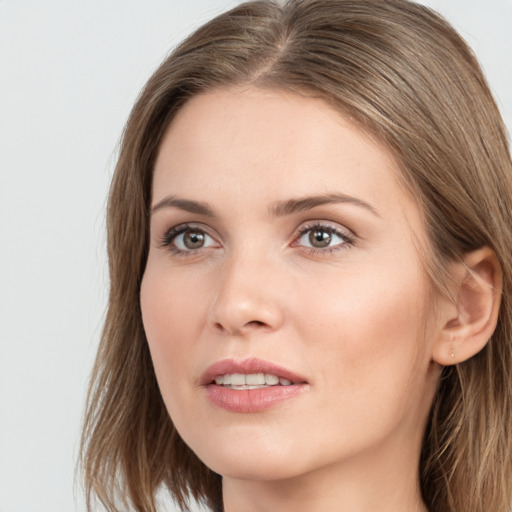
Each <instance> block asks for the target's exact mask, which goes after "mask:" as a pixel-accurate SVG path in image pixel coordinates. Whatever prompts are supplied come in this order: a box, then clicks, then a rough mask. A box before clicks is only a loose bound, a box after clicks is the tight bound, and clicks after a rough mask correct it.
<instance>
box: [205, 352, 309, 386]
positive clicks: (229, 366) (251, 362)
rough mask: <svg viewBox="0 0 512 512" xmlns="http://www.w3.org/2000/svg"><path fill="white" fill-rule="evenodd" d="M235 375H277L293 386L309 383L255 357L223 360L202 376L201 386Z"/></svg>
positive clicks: (290, 372)
mask: <svg viewBox="0 0 512 512" xmlns="http://www.w3.org/2000/svg"><path fill="white" fill-rule="evenodd" d="M233 373H241V374H246V375H247V374H250V373H268V374H271V375H276V376H277V377H281V378H284V379H288V380H289V381H291V382H292V384H299V383H305V382H307V381H306V379H305V378H304V377H301V376H300V375H298V374H296V373H294V372H292V371H290V370H287V369H286V368H283V367H282V366H279V365H277V364H275V363H271V362H270V361H265V360H263V359H258V358H255V357H252V358H248V359H241V360H235V359H222V360H221V361H217V362H216V363H213V364H212V365H211V366H209V367H208V368H207V369H206V371H205V372H204V373H203V374H202V375H201V378H200V381H199V382H200V384H201V385H202V386H206V385H208V384H211V383H212V382H214V380H215V377H220V376H221V375H229V374H233Z"/></svg>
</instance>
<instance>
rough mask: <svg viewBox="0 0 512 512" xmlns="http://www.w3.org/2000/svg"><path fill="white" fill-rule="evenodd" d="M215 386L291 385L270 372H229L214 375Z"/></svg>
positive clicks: (244, 387) (248, 387)
mask: <svg viewBox="0 0 512 512" xmlns="http://www.w3.org/2000/svg"><path fill="white" fill-rule="evenodd" d="M215 384H217V386H234V387H236V388H237V389H256V388H259V387H265V386H277V385H281V386H291V384H292V382H291V381H289V380H288V379H284V378H283V377H278V376H277V375H272V374H270V373H249V374H247V375H245V374H243V373H230V374H226V375H219V376H218V377H215Z"/></svg>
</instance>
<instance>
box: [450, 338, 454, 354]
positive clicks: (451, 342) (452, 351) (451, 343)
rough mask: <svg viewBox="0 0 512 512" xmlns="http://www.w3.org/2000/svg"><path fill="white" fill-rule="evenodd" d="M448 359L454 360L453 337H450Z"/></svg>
mask: <svg viewBox="0 0 512 512" xmlns="http://www.w3.org/2000/svg"><path fill="white" fill-rule="evenodd" d="M450 357H451V358H452V359H455V352H454V350H453V335H452V336H450Z"/></svg>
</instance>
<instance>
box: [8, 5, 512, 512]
mask: <svg viewBox="0 0 512 512" xmlns="http://www.w3.org/2000/svg"><path fill="white" fill-rule="evenodd" d="M236 3H237V2H234V1H227V0H189V1H185V0H180V1H176V0H152V1H143V0H123V1H121V0H111V1H100V0H83V1H78V0H48V1H45V0H32V1H30V0H27V1H23V0H0V512H32V511H34V512H71V511H82V510H84V506H83V502H82V496H81V491H80V488H79V486H78V487H76V490H75V491H74V469H75V460H76V455H77V446H78V438H79V430H80V422H81V415H82V409H83V402H84V397H85V389H86V382H87V378H88V373H89V371H90V368H91V364H92V359H93V356H94V352H95V348H96V346H97V343H98V338H99V333H100V329H101V322H102V315H103V312H104V307H105V299H106V289H107V272H106V262H105V251H104V228H103V224H104V206H105V197H106V193H107V188H108V183H109V179H110V176H111V172H112V168H113V164H114V162H115V150H116V144H117V142H118V139H119V136H120V134H121V131H122V128H123V124H124V122H125V120H126V118H127V115H128V113H129V111H130V108H131V106H132V104H133V102H134V100H135V98H136V96H137V94H138V92H139V90H140V88H141V87H142V85H143V84H144V82H145V80H146V79H147V78H148V77H149V75H150V73H151V72H152V70H153V69H154V68H155V67H156V66H157V65H158V63H159V62H160V61H161V59H162V58H163V57H164V56H165V55H166V53H167V52H168V50H169V49H170V48H171V47H172V46H173V45H174V44H176V42H177V41H179V40H180V39H182V38H183V37H184V36H185V35H186V34H187V33H189V32H190V31H191V30H192V29H193V28H194V27H196V26H198V25H199V24H201V23H202V22H204V21H206V20H207V19H209V18H210V17H212V16H213V15H215V14H217V13H219V12H220V11H222V10H224V9H225V8H226V7H230V6H233V5H235V4H236ZM426 3H428V4H429V5H431V6H433V7H434V8H436V9H438V10H439V11H440V12H442V13H443V14H444V15H445V16H446V17H448V19H450V20H451V21H452V22H453V23H454V24H455V26H456V27H457V28H458V29H459V30H460V31H461V32H462V34H463V35H464V36H465V37H466V39H467V40H468V41H469V43H470V44H471V45H472V46H473V48H474V50H475V52H476V53H477V55H478V56H479V58H480V60H481V61H482V62H483V65H484V68H485V70H486V72H487V75H488V78H489V80H490V83H491V85H492V88H493V90H494V92H495V94H496V96H497V98H498V101H499V104H500V106H501V108H502V112H503V114H504V116H505V119H506V122H507V124H508V126H509V130H510V128H511V127H512V92H511V87H512V31H511V27H512V0H489V1H487V2H482V0H429V1H428V2H426ZM169 510H172V506H170V507H169Z"/></svg>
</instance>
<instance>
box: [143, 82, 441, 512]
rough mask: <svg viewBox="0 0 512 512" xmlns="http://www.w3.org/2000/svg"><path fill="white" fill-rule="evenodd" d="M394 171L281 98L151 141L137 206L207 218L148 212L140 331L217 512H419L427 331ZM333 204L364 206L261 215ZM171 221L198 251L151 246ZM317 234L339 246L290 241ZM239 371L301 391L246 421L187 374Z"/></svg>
mask: <svg viewBox="0 0 512 512" xmlns="http://www.w3.org/2000/svg"><path fill="white" fill-rule="evenodd" d="M398 172H399V171H398V165H397V163H396V162H395V161H394V159H393V157H392V156H391V154H390V153H389V151H388V150H387V149H386V148H385V147H383V146H382V145H381V144H380V143H379V142H378V141H376V140H374V139H373V138H372V137H371V136H370V135H368V134H367V133H365V132H364V131H362V130H361V129H359V128H358V127H357V126H356V125H355V124H353V123H352V122H351V121H350V120H349V119H346V118H344V117H343V116H341V115H340V114H339V113H338V112H335V111H334V110H332V109H331V108H330V107H329V106H328V105H326V104H325V103H324V102H322V101H321V100H318V99H312V98H310V97H306V96H299V95H294V94H291V93H285V92H278V91H269V90H262V89H257V88H253V87H247V88H238V89H222V90H217V91H214V92H210V93H208V94H204V95H200V96H197V97H195V98H193V99H191V100H190V101H189V102H188V103H187V104H186V105H185V106H184V108H183V109H182V110H181V111H180V112H179V113H178V115H177V116H176V118H175V119H174V120H173V122H172V124H171V126H170V127H169V128H168V130H167V133H166V134H165V137H164V139H163V141H162V144H161V147H160V151H159V154H158V158H157V161H156V165H155V172H154V182H153V200H152V205H153V207H154V206H156V205H158V204H159V203H160V204H161V202H162V201H163V200H164V199H165V198H167V197H168V196H170V195H172V196H173V197H179V198H181V199H187V200H192V201H199V202H201V203H208V205H209V207H210V210H211V212H210V213H211V215H206V214H205V212H202V213H201V212H198V213H192V212H189V211H186V210H184V209H183V208H181V207H179V206H171V205H163V206H160V207H158V208H156V209H155V210H154V211H153V213H152V216H151V246H150V250H149V257H148V262H147V268H146V270H145V274H144V277H143V282H142V289H141V307H142V314H143V321H144V326H145V330H146V334H147V339H148V343H149V348H150V351H151V355H152V359H153V363H154V368H155V372H156V376H157V379H158V382H159V386H160V389H161V392H162V396H163V399H164V401H165V404H166V406H167V409H168V411H169V414H170V416H171V418H172V420H173V422H174V424H175V426H176V428H177V429H178V431H179V433H180V434H181V436H182V437H183V439H184V440H185V442H186V443H187V444H188V445H189V446H190V447H191V449H192V450H193V451H194V452H195V453H196V454H197V455H198V456H199V457H200V459H201V460H202V461H203V462H204V463H205V464H206V465H207V466H208V467H210V468H212V469H213V470H214V471H215V472H217V473H219V474H221V475H222V476H223V492H224V500H225V509H226V511H227V512H234V511H242V512H255V511H270V510H280V511H295V512H296V511H299V512H309V511H315V512H319V511H330V512H332V510H336V511H339V512H348V511H350V512H367V511H368V512H369V511H372V512H376V511H378V512H387V511H389V512H391V511H393V512H398V511H403V512H412V511H419V510H421V511H425V510H426V508H425V506H424V504H423V502H422V500H421V497H420V493H419V489H418V471H417V467H418V461H419V454H420V447H421V440H422V436H423V432H424V429H425V424H426V420H427V415H428V410H429V407H430V405H431V402H432V398H433V395H434V393H435V389H436V385H437V382H438V378H439V373H440V367H439V366H438V365H436V364H434V362H433V356H432V354H433V350H434V347H435V346H436V343H438V342H439V339H440V338H441V337H442V336H444V334H443V331H442V329H443V327H444V324H445V322H444V321H443V320H442V319H443V315H442V314H436V315H433V314H431V311H432V307H431V301H429V299H431V298H432V297H431V296H430V292H429V286H428V281H427V279H426V276H425V272H424V268H423V266H422V263H421V258H420V256H419V254H418V251H417V244H418V242H419V243H420V244H424V245H426V244H427V240H426V234H425V227H424V224H423V221H422V218H421V214H420V211H419V209H418V207H417V205H416V203H415V201H414V200H413V199H412V198H411V197H410V196H409V195H408V193H407V192H406V191H405V190H404V189H403V187H401V186H400V185H399V182H398V179H397V176H398ZM333 193H336V194H340V193H341V194H346V195H348V196H350V197H352V198H356V199H357V201H359V202H364V203H365V204H366V205H367V206H361V204H358V203H357V202H334V203H328V204H323V205H319V206H315V207H313V208H307V209H305V210H301V211H294V212H292V213H288V214H284V215H283V214H282V215H275V212H272V209H273V208H274V206H275V204H276V203H278V202H283V201H284V202H286V201H288V200H290V199H298V198H304V197H309V196H318V195H323V194H333ZM281 213H283V212H281ZM183 223H191V224H192V228H193V229H196V230H197V229H200V230H202V231H201V232H202V233H204V234H205V235H204V237H205V238H204V240H205V241H206V243H205V245H204V246H203V247H200V248H197V249H190V248H187V247H186V246H184V245H183V236H177V237H175V238H174V239H171V238H172V237H169V236H167V238H166V234H168V231H169V229H171V228H173V227H175V226H178V225H181V224H183ZM317 224H321V225H322V226H326V228H327V229H328V228H331V229H335V230H338V231H340V232H341V233H342V234H343V233H349V234H350V238H351V240H350V241H345V240H344V238H343V237H337V236H333V237H332V238H331V245H330V246H328V247H325V248H316V249H315V248H313V247H311V242H310V238H309V233H310V232H311V231H309V232H302V233H299V232H298V230H299V229H300V228H305V229H306V228H308V227H311V225H317ZM323 233H324V234H325V230H324V232H323ZM164 240H165V242H169V241H170V244H169V243H168V244H167V245H165V244H164ZM176 247H178V248H179V247H181V248H182V251H185V254H183V253H179V254H177V253H176ZM429 304H430V306H429ZM437 311H438V310H437ZM247 357H258V358H261V359H264V360H267V361H271V362H273V363H275V364H278V365H280V366H284V367H286V368H288V369H289V370H291V371H293V372H295V373H298V374H300V375H301V376H303V377H305V379H306V380H307V383H308V384H307V386H306V389H305V390H304V391H303V392H302V393H300V394H299V395H298V396H296V397H294V398H292V399H290V400H287V401H284V402H281V403H279V404H277V405H275V406H273V407H271V408H270V409H267V410H265V411H262V412H258V413H249V414H242V413H234V412H229V411H226V410H224V409H221V408H219V407H217V406H215V405H214V404H212V403H211V402H210V400H209V399H208V398H207V395H206V393H205V389H204V387H203V386H201V385H200V377H201V375H202V374H203V372H204V371H205V370H206V369H207V368H208V367H209V366H210V365H211V364H213V363H215V362H217V361H219V360H221V359H225V358H233V359H244V358H247Z"/></svg>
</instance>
